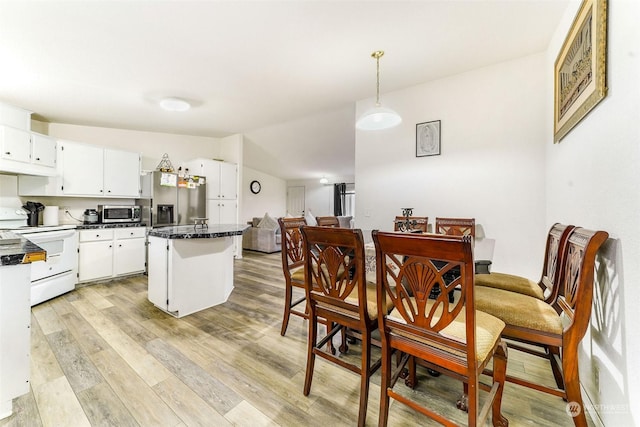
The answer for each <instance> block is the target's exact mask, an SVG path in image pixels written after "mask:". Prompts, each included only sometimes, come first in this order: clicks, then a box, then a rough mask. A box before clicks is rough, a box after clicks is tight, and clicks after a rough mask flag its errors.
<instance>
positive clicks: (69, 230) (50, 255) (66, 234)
mask: <svg viewBox="0 0 640 427" xmlns="http://www.w3.org/2000/svg"><path fill="white" fill-rule="evenodd" d="M12 231H13V232H15V233H17V234H21V235H22V236H23V237H25V238H27V239H29V240H30V241H32V242H33V243H35V244H36V245H38V246H40V247H41V248H42V249H44V250H45V251H47V260H46V261H44V262H34V263H32V264H31V306H34V305H36V304H40V303H41V302H44V301H47V300H49V299H51V298H54V297H57V296H58V295H62V294H64V293H66V292H69V291H72V290H74V289H75V286H76V283H77V281H78V280H77V279H78V276H77V273H78V233H77V232H76V230H75V227H73V226H57V227H28V228H21V229H14V230H12Z"/></svg>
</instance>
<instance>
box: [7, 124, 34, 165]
mask: <svg viewBox="0 0 640 427" xmlns="http://www.w3.org/2000/svg"><path fill="white" fill-rule="evenodd" d="M0 145H1V146H2V151H0V157H1V158H3V159H6V160H12V161H14V162H24V163H30V162H31V135H30V133H29V132H26V131H24V130H20V129H16V128H12V127H10V126H0Z"/></svg>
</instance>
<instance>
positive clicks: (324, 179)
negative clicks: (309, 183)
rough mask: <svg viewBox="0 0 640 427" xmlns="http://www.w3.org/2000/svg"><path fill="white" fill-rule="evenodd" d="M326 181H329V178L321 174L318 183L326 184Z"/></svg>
mask: <svg viewBox="0 0 640 427" xmlns="http://www.w3.org/2000/svg"><path fill="white" fill-rule="evenodd" d="M328 183H329V180H328V179H327V177H324V176H323V177H322V178H320V184H328Z"/></svg>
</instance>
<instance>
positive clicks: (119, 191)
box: [61, 141, 140, 197]
mask: <svg viewBox="0 0 640 427" xmlns="http://www.w3.org/2000/svg"><path fill="white" fill-rule="evenodd" d="M61 144H62V161H63V164H62V193H63V195H66V196H99V197H104V196H106V197H139V195H140V154H139V153H134V152H131V151H121V150H113V149H110V148H103V147H98V146H93V145H85V144H78V143H75V142H70V141H63V142H61Z"/></svg>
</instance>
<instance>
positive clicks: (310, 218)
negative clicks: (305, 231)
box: [304, 209, 318, 226]
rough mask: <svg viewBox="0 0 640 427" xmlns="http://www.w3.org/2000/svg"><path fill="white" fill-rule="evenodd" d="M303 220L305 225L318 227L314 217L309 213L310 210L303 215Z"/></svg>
mask: <svg viewBox="0 0 640 427" xmlns="http://www.w3.org/2000/svg"><path fill="white" fill-rule="evenodd" d="M304 219H305V221H307V225H313V226H316V225H318V221H316V217H315V216H313V214H312V213H311V209H309V210H307V212H306V213H305V214H304Z"/></svg>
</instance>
